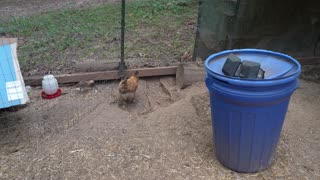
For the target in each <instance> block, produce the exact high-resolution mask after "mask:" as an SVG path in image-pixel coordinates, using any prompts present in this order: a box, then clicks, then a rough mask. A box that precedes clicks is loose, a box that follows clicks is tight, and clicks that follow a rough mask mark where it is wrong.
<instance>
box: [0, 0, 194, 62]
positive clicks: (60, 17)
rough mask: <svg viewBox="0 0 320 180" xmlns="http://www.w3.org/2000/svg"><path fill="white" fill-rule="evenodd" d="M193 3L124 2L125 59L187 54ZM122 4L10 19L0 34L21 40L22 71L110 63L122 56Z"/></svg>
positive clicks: (185, 0) (178, 0) (176, 0)
mask: <svg viewBox="0 0 320 180" xmlns="http://www.w3.org/2000/svg"><path fill="white" fill-rule="evenodd" d="M195 15H196V3H195V1H194V0H135V1H129V2H128V3H127V16H126V23H127V24H126V26H127V29H126V30H127V39H126V50H127V51H126V56H127V57H128V56H130V57H132V56H135V54H137V53H145V54H148V55H149V56H150V57H159V56H160V55H161V54H163V53H164V54H165V55H168V56H176V55H177V54H181V53H183V52H184V51H186V50H190V48H191V47H192V44H193V33H192V29H190V28H189V29H188V28H186V22H187V21H190V19H191V20H192V19H195ZM120 20H121V5H120V4H118V3H110V4H105V5H101V6H97V7H86V8H78V9H76V8H74V9H64V10H59V11H53V12H47V13H42V14H39V15H36V16H30V17H22V18H16V19H12V20H10V21H7V22H2V23H1V24H0V34H5V35H9V36H13V37H18V38H20V40H21V41H19V43H20V47H19V50H18V53H19V60H20V63H21V65H22V67H27V66H29V67H30V66H35V65H41V64H42V63H49V64H50V63H52V64H54V63H55V62H61V61H62V62H63V61H66V60H68V59H72V60H77V59H114V58H118V57H119V55H120V48H119V35H120Z"/></svg>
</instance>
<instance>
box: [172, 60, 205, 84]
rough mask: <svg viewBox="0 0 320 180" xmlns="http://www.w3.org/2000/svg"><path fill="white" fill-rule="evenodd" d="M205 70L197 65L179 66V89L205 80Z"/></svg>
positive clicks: (177, 75) (177, 76)
mask: <svg viewBox="0 0 320 180" xmlns="http://www.w3.org/2000/svg"><path fill="white" fill-rule="evenodd" d="M205 74H206V73H205V69H204V67H199V66H197V65H196V64H179V65H178V68H177V74H176V85H177V87H178V88H179V89H183V88H186V87H188V86H190V85H192V84H193V83H196V82H199V81H204V80H205Z"/></svg>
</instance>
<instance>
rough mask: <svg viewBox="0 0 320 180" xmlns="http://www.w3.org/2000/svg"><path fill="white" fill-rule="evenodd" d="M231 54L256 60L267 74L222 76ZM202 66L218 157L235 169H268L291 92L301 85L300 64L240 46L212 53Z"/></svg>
mask: <svg viewBox="0 0 320 180" xmlns="http://www.w3.org/2000/svg"><path fill="white" fill-rule="evenodd" d="M231 53H232V54H235V55H237V56H238V57H240V58H241V59H242V60H249V61H254V62H258V63H260V64H261V68H262V69H263V70H265V71H266V72H265V79H263V80H248V79H239V78H233V77H227V76H225V75H224V74H223V73H222V67H223V64H224V63H225V61H226V59H227V56H228V55H229V54H231ZM205 65H206V85H207V87H208V90H209V92H210V104H211V114H212V125H213V132H214V144H215V153H216V157H217V159H218V160H219V161H220V162H221V163H222V164H223V165H224V166H226V167H227V168H229V169H232V170H234V171H237V172H258V171H262V170H264V169H266V168H268V167H269V166H270V164H271V162H272V159H273V156H274V155H275V149H276V147H277V144H278V140H279V137H280V134H281V129H282V125H283V122H284V119H285V115H286V112H287V109H288V104H289V101H290V97H291V95H292V93H293V92H294V91H295V90H296V89H297V88H298V87H299V80H298V77H299V75H300V72H301V66H300V64H299V63H298V61H296V60H295V59H293V58H292V57H290V56H287V55H285V54H281V53H277V52H272V51H266V50H258V49H241V50H228V51H223V52H220V53H217V54H213V55H211V56H210V57H208V59H207V60H206V63H205Z"/></svg>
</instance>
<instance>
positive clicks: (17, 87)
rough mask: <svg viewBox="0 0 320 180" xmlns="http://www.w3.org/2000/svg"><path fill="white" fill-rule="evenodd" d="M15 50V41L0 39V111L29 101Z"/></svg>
mask: <svg viewBox="0 0 320 180" xmlns="http://www.w3.org/2000/svg"><path fill="white" fill-rule="evenodd" d="M16 50H17V41H16V39H11V38H9V39H8V38H0V109H2V108H7V107H11V106H17V105H21V104H25V103H27V102H28V101H29V97H28V95H27V92H26V89H25V84H24V81H23V78H22V74H21V71H20V67H19V62H18V58H17V51H16Z"/></svg>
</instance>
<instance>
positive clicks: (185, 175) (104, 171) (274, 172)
mask: <svg viewBox="0 0 320 180" xmlns="http://www.w3.org/2000/svg"><path fill="white" fill-rule="evenodd" d="M174 83H175V82H174V80H173V79H172V78H170V77H167V78H161V79H158V78H152V79H144V80H141V81H140V87H139V89H138V93H137V99H136V101H135V103H134V104H132V105H130V106H128V107H127V108H126V109H120V108H119V107H118V106H117V105H116V104H115V103H114V100H115V94H116V83H115V82H109V83H104V84H99V85H98V86H97V88H98V89H97V90H96V89H89V90H88V91H85V92H80V91H78V90H77V89H75V87H63V90H64V92H65V94H64V95H63V96H61V97H59V98H57V99H54V100H50V101H48V100H43V99H41V98H39V96H38V95H39V92H40V90H39V89H34V90H33V91H32V94H30V97H31V100H32V101H31V103H30V104H29V105H28V106H27V107H26V108H24V109H21V110H19V111H17V112H3V113H2V117H4V114H6V115H7V117H8V118H2V119H1V124H0V125H1V126H0V138H1V139H0V178H1V179H319V178H320V169H319V167H320V153H319V149H320V133H319V131H318V129H319V128H320V123H319V120H320V119H319V117H320V112H319V102H320V96H319V94H320V84H317V83H314V82H309V81H305V80H301V88H300V89H298V90H297V91H296V92H295V93H294V95H293V97H292V99H291V103H290V107H289V110H288V113H287V117H286V120H285V124H284V128H283V131H282V136H281V139H280V142H279V145H278V149H277V155H276V158H275V160H274V163H273V165H272V166H271V167H270V168H269V169H267V170H266V171H263V172H260V173H256V174H241V173H236V172H233V171H231V170H228V169H226V168H225V167H223V166H222V165H221V164H220V163H219V162H218V161H217V160H216V158H215V155H214V146H213V141H212V128H211V118H210V106H209V97H208V92H207V89H206V87H205V84H204V83H197V84H194V85H193V86H191V87H188V88H186V89H184V90H181V91H177V90H176V89H175V84H174ZM161 84H165V86H166V87H168V89H169V91H170V94H171V95H169V93H168V92H167V91H166V89H164V88H163V87H164V86H161Z"/></svg>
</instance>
